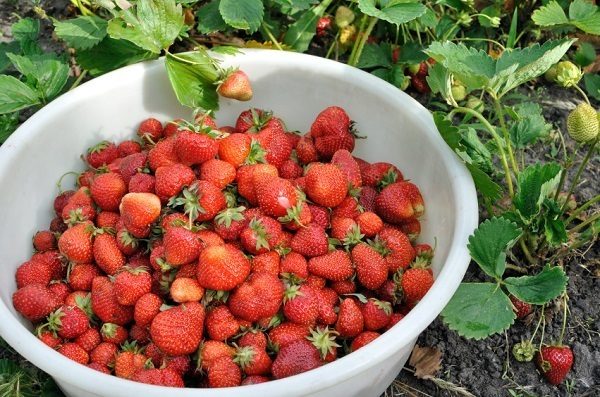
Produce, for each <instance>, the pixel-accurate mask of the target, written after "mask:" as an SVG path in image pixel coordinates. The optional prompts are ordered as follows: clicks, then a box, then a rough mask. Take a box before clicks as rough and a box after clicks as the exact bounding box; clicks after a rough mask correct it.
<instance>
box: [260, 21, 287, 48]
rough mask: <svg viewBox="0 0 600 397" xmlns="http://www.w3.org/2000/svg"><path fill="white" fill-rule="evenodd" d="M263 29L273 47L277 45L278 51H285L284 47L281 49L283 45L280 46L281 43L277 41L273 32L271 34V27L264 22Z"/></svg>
mask: <svg viewBox="0 0 600 397" xmlns="http://www.w3.org/2000/svg"><path fill="white" fill-rule="evenodd" d="M261 28H263V30H264V31H265V33H266V34H267V36H268V37H269V39H270V40H271V42H272V43H273V45H275V47H277V49H278V50H279V51H283V47H281V44H279V41H277V38H276V37H275V36H273V32H271V29H269V26H268V25H267V24H266V23H264V22H263V24H262V25H261Z"/></svg>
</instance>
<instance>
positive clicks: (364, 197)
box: [358, 186, 377, 211]
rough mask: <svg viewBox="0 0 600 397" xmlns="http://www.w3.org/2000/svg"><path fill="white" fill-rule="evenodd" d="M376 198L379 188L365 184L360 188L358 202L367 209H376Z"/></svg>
mask: <svg viewBox="0 0 600 397" xmlns="http://www.w3.org/2000/svg"><path fill="white" fill-rule="evenodd" d="M375 198H377V190H375V188H373V187H371V186H363V187H362V188H361V189H360V197H359V198H358V204H359V205H360V206H361V207H362V208H363V209H364V210H365V211H374V210H375Z"/></svg>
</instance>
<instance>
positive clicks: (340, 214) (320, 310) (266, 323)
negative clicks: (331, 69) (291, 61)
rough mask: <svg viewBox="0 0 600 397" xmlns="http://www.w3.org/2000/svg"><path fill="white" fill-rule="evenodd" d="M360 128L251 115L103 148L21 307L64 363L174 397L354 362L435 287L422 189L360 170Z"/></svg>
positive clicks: (42, 247) (37, 239) (22, 276)
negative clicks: (423, 239)
mask: <svg viewBox="0 0 600 397" xmlns="http://www.w3.org/2000/svg"><path fill="white" fill-rule="evenodd" d="M352 127H353V125H352V123H351V121H350V118H349V117H348V115H347V114H346V112H345V111H344V110H343V109H341V108H339V107H329V108H327V109H325V110H324V111H323V112H321V113H320V114H319V115H318V116H317V118H316V120H315V121H314V123H313V124H312V126H311V129H310V132H309V133H307V134H305V135H304V136H300V135H298V134H296V133H292V132H288V131H287V130H286V128H285V125H284V124H283V122H282V121H281V120H280V119H278V118H276V117H274V116H272V114H271V113H269V112H266V111H263V110H259V109H251V110H248V111H245V112H243V113H242V114H241V115H240V116H239V118H238V119H237V123H236V125H235V127H221V128H217V126H216V125H215V123H214V121H213V119H212V118H211V117H210V116H208V115H198V116H197V117H196V119H195V120H194V122H193V123H190V122H186V121H183V120H175V121H171V122H169V123H167V124H166V125H165V126H163V125H162V124H161V122H159V121H158V120H156V119H147V120H145V121H143V122H142V123H141V125H140V126H139V129H138V131H137V134H138V136H139V141H134V140H128V141H124V142H121V143H120V144H118V145H116V144H114V143H111V142H106V141H104V142H101V143H99V144H98V145H96V146H94V147H92V148H90V149H89V151H88V153H87V156H86V161H87V164H88V165H89V168H88V169H87V170H86V171H85V172H83V173H81V174H80V175H79V178H78V185H79V188H78V190H76V191H65V192H62V193H61V194H60V195H59V196H58V197H56V199H55V201H54V209H55V211H56V218H55V219H53V220H52V222H51V224H50V228H49V230H45V231H40V232H38V233H37V234H36V235H35V236H34V238H33V245H34V248H35V253H34V254H33V256H32V257H31V259H30V260H29V261H27V262H25V263H23V264H22V265H21V266H20V267H19V268H18V270H17V272H16V283H17V287H18V290H17V291H16V292H15V293H14V295H13V303H14V307H15V308H16V310H18V311H19V312H20V313H21V314H22V315H23V316H25V317H26V318H28V319H29V320H31V321H32V322H33V323H34V324H35V325H36V333H37V335H38V337H39V338H40V339H41V341H42V342H44V343H45V344H46V345H48V346H50V347H51V348H53V349H56V350H57V351H58V352H59V353H61V354H63V355H65V356H67V357H69V358H70V359H72V360H75V361H77V362H79V363H81V364H83V365H87V366H89V367H90V368H93V369H95V370H98V371H101V372H104V373H107V374H114V375H116V376H118V377H122V378H126V379H132V380H135V381H139V382H145V383H150V384H157V385H165V386H174V387H184V386H190V387H227V386H238V385H246V384H253V383H259V382H265V381H268V380H271V379H279V378H284V377H287V376H291V375H295V374H298V373H301V372H304V371H308V370H311V369H313V368H317V367H319V366H321V365H323V364H325V363H328V362H331V361H333V360H335V359H336V358H338V357H340V356H342V355H345V354H348V353H351V352H352V351H354V350H357V349H360V348H361V347H362V346H364V345H366V344H367V343H369V342H371V341H373V340H374V339H375V338H377V337H378V336H379V335H380V334H381V333H382V332H385V331H386V330H388V329H390V328H391V327H392V326H393V325H394V324H396V323H397V322H398V321H401V319H402V318H403V316H404V315H405V314H406V313H407V312H408V311H409V310H410V309H411V308H412V307H413V306H414V305H415V304H416V303H417V302H418V301H419V300H420V299H421V298H422V297H423V296H424V295H425V293H426V292H427V291H428V289H429V288H430V287H431V285H432V284H433V277H432V272H431V270H430V269H429V265H430V263H431V258H432V255H433V250H432V248H431V247H430V246H429V245H427V244H418V245H413V244H414V243H415V240H416V238H417V236H418V235H419V232H420V223H419V221H418V218H419V217H420V216H421V215H422V214H423V211H424V206H423V200H422V197H421V195H420V193H419V190H418V188H417V187H416V186H415V185H414V184H412V183H411V182H409V181H406V180H404V178H403V176H402V173H401V172H400V170H398V169H397V168H396V167H395V166H394V165H392V164H389V163H383V162H380V163H373V164H370V163H368V162H366V161H364V160H362V159H359V158H356V157H353V156H352V155H351V152H352V150H353V149H354V145H355V136H354V135H353V129H352Z"/></svg>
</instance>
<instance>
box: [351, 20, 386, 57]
mask: <svg viewBox="0 0 600 397" xmlns="http://www.w3.org/2000/svg"><path fill="white" fill-rule="evenodd" d="M377 21H379V19H378V18H377V17H370V18H369V25H367V29H366V30H365V31H363V32H362V34H360V32H359V34H358V35H357V36H356V37H357V38H358V39H359V40H358V41H357V42H355V43H354V48H353V49H352V53H351V54H350V60H349V61H348V64H349V65H351V66H356V64H358V60H359V59H360V56H361V55H362V52H363V49H364V48H365V44H366V43H367V40H368V38H369V36H370V35H371V32H372V31H373V28H374V27H375V25H376V24H377ZM357 43H358V45H357Z"/></svg>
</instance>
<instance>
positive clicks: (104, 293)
mask: <svg viewBox="0 0 600 397" xmlns="http://www.w3.org/2000/svg"><path fill="white" fill-rule="evenodd" d="M92 309H93V311H94V313H95V314H96V316H97V317H98V318H99V319H100V320H102V321H103V322H105V323H114V324H117V325H125V324H127V323H128V322H129V321H131V319H132V317H133V307H132V306H123V305H120V304H119V302H118V301H117V296H116V294H115V289H114V286H113V284H112V283H111V282H110V280H109V279H108V278H107V277H96V278H94V281H93V282H92Z"/></svg>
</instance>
